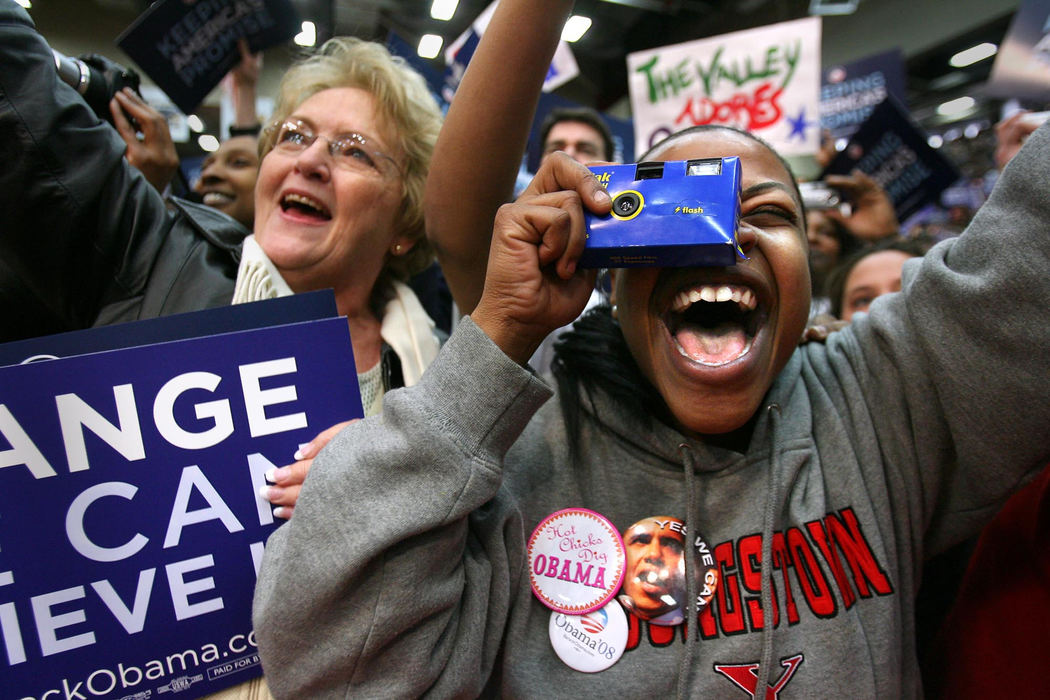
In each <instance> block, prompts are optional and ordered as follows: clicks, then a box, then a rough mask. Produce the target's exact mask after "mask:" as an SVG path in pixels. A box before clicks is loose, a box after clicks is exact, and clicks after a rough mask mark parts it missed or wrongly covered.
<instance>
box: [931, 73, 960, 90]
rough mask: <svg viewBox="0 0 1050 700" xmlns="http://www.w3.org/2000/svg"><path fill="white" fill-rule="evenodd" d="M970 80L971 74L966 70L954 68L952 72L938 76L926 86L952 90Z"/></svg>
mask: <svg viewBox="0 0 1050 700" xmlns="http://www.w3.org/2000/svg"><path fill="white" fill-rule="evenodd" d="M968 82H970V76H969V74H968V73H967V72H966V71H964V70H953V71H952V72H951V73H945V74H944V75H942V76H940V77H938V78H934V79H933V80H931V81H930V84H929V85H927V86H926V88H927V89H928V90H942V91H943V90H951V89H952V88H955V87H959V86H960V85H965V84H966V83H968Z"/></svg>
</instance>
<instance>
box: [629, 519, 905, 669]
mask: <svg viewBox="0 0 1050 700" xmlns="http://www.w3.org/2000/svg"><path fill="white" fill-rule="evenodd" d="M770 548H771V551H772V562H771V566H770V567H769V568H770V586H771V590H772V594H773V598H772V603H773V605H772V624H773V626H774V627H777V626H779V625H780V622H781V619H780V614H781V611H783V612H784V614H785V616H786V620H787V623H788V624H789V625H795V624H798V623H799V622H800V621H801V617H800V611H799V603H798V602H797V600H798V597H801V598H802V600H805V604H806V607H807V608H808V609H809V611H810V613H811V614H812V615H813V616H814V617H815V618H817V619H831V618H834V617H836V616H837V615H838V614H839V612H840V611H843V610H848V609H850V608H851V607H853V606H854V605H855V604H857V602H858V601H859V600H863V599H867V598H871V597H873V596H884V595H891V594H892V593H893V585H892V584H891V582H890V580H889V577H888V576H887V575H886V573H885V568H884V567H883V566H882V564H881V563H880V562H879V560H878V559H877V558H876V556H875V553H874V552H873V551H872V549H871V546H870V545H869V544H868V541H867V539H866V538H865V536H864V532H863V531H862V529H861V527H860V523H859V521H858V519H857V516H856V513H854V511H853V509H852V508H843V509H842V510H841V511H839V512H838V513H828V514H827V515H825V516H824V518H823V519H820V520H814V521H810V522H808V523H805V526H804V527H790V528H788V529H787V530H786V531H784V532H775V533H773V541H772V543H771V547H770ZM711 551H712V553H713V555H714V559H715V562H716V564H717V566H718V574H719V583H718V588H717V589H716V595H715V597H714V599H712V600H711V602H710V604H708V605H707V606H705V607H704V608H702V609H701V610H700V613H699V615H698V617H697V625H696V626H695V627H692V626H690V627H692V629H689V628H687V627H686V626H685V625H682V626H680V627H677V628H675V627H665V626H661V625H650V624H649V623H648V622H646V621H644V620H640V619H639V618H638V617H637V616H635V615H634V614H632V613H628V637H627V646H626V649H625V650H626V651H630V650H631V649H635V648H637V647H638V645H639V644H640V643H641V640H642V639H643V637H644V638H646V639H648V641H649V644H651V645H653V646H667V645H670V644H672V643H674V641H675V640H676V639H677V640H679V641H685V635H686V634H696V635H697V637H698V638H699V639H714V638H716V637H718V636H719V635H723V636H732V635H737V634H746V633H748V632H757V631H759V630H761V629H762V628H763V627H764V625H765V624H766V618H765V615H764V614H763V611H762V603H761V597H762V537H761V535H757V534H752V535H746V536H744V537H741V538H740V539H738V540H736V541H732V540H730V541H726V542H722V543H720V544H718V545H717V546H715V547H714V548H712V550H711ZM776 569H779V570H780V573H779V574H777V573H776V572H775V571H774V570H776ZM778 578H779V579H780V582H781V583H782V585H780V584H778V581H777V579H778ZM836 591H837V592H838V593H837V595H836ZM796 594H799V595H796ZM745 617H746V621H745ZM693 630H695V631H693Z"/></svg>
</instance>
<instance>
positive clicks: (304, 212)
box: [281, 192, 332, 221]
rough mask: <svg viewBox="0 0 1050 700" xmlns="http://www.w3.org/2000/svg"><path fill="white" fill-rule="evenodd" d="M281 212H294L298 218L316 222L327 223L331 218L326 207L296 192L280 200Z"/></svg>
mask: <svg viewBox="0 0 1050 700" xmlns="http://www.w3.org/2000/svg"><path fill="white" fill-rule="evenodd" d="M281 211H284V212H294V213H296V214H298V215H299V216H302V217H305V218H307V219H316V220H317V221H329V220H331V218H332V213H331V212H330V211H328V207H326V206H325V205H323V204H321V203H320V202H318V201H317V200H316V199H314V198H313V197H307V196H306V195H303V194H299V193H297V192H289V193H288V194H286V195H285V196H284V197H282V198H281Z"/></svg>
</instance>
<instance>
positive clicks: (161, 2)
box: [117, 0, 300, 114]
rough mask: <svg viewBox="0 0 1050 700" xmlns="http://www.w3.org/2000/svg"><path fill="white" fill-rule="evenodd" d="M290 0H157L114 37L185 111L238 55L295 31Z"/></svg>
mask: <svg viewBox="0 0 1050 700" xmlns="http://www.w3.org/2000/svg"><path fill="white" fill-rule="evenodd" d="M299 29H300V24H299V17H298V14H297V13H296V11H295V8H294V7H293V6H292V3H291V0H208V2H186V0H158V1H157V2H154V3H153V4H152V5H150V6H149V8H148V9H147V10H146V11H145V12H144V13H142V15H141V16H140V17H139V18H138V19H136V20H135V22H134V23H133V24H132V25H131V26H130V27H128V28H127V29H126V30H124V33H123V34H121V35H120V36H119V37H118V38H117V45H118V46H119V47H120V48H122V49H123V50H124V52H125V53H126V54H127V55H129V56H131V58H132V59H134V61H135V63H137V64H138V65H139V67H140V68H142V70H143V71H145V73H146V75H148V76H149V77H150V78H152V79H153V82H155V83H156V84H157V85H158V86H160V89H161V90H163V91H164V92H165V93H166V94H167V95H168V97H170V98H171V101H172V102H174V103H175V105H176V106H177V107H178V108H179V109H181V110H182V111H183V112H185V113H186V114H190V113H192V112H193V110H195V109H196V108H197V105H199V104H200V103H201V100H203V99H204V97H205V96H206V95H207V94H208V93H209V92H211V90H212V88H214V87H215V86H216V85H218V84H219V81H221V80H222V77H223V76H224V75H226V73H227V72H229V70H230V69H231V68H233V67H234V66H235V65H237V62H238V61H239V60H240V51H239V50H238V48H237V40H238V39H241V38H245V39H247V40H248V46H249V48H251V50H252V51H261V50H263V49H265V48H269V47H270V46H274V45H276V44H280V43H281V42H284V41H287V40H288V39H291V38H292V37H293V36H295V34H296V33H297V32H298V31H299Z"/></svg>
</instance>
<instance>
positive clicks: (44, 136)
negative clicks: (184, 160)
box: [0, 0, 172, 340]
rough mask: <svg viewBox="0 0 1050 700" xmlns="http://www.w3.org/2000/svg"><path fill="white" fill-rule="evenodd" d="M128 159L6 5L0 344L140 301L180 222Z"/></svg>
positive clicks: (1, 83) (0, 54)
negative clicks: (0, 322) (165, 244)
mask: <svg viewBox="0 0 1050 700" xmlns="http://www.w3.org/2000/svg"><path fill="white" fill-rule="evenodd" d="M123 155H124V143H123V141H122V140H121V139H120V137H119V135H118V134H117V133H116V131H114V130H113V129H112V128H111V127H110V126H109V125H108V124H106V123H104V122H102V121H100V120H99V119H98V118H97V117H96V116H95V114H94V112H92V110H91V109H90V108H89V107H88V106H87V104H86V103H85V102H84V101H83V100H82V99H81V97H80V96H79V95H78V94H77V93H76V92H75V91H74V90H73V89H72V88H70V87H68V86H67V85H65V84H64V83H62V82H61V81H60V80H59V79H58V76H57V73H56V70H55V65H54V59H53V58H52V55H51V52H50V49H49V47H48V46H47V44H46V43H45V41H44V40H43V38H42V37H41V36H40V35H39V34H38V33H37V32H36V30H35V29H34V27H33V24H32V21H31V20H30V18H29V15H28V14H27V13H26V12H25V11H24V10H23V9H22V8H21V7H19V6H18V5H16V4H15V3H14V2H11V0H0V164H2V165H0V212H2V217H0V315H2V318H3V319H4V324H3V330H2V331H0V340H13V339H16V338H24V337H29V336H33V335H41V334H44V333H53V332H59V331H66V330H75V329H78V328H85V327H88V326H91V325H93V323H94V321H95V319H96V318H97V317H98V315H99V312H100V310H101V309H102V308H104V307H105V306H107V305H110V304H113V303H119V302H121V301H122V300H124V299H127V298H129V297H132V296H135V295H137V294H140V293H141V291H142V289H143V288H144V286H145V284H146V281H147V279H148V277H149V275H150V272H151V269H152V266H153V262H154V261H155V259H156V257H157V253H158V251H159V250H160V247H161V245H162V243H163V241H164V239H165V236H166V234H167V232H168V230H169V229H170V227H171V225H172V217H171V216H169V215H168V213H167V211H166V209H165V205H164V201H163V199H162V198H161V196H160V194H159V193H157V192H156V190H154V189H153V188H152V187H151V186H150V185H149V183H147V182H146V180H145V179H144V178H143V177H142V175H141V174H140V173H139V172H138V171H137V170H135V169H134V168H133V167H131V166H130V165H128V164H127V162H126V161H125V160H124V157H123Z"/></svg>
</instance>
